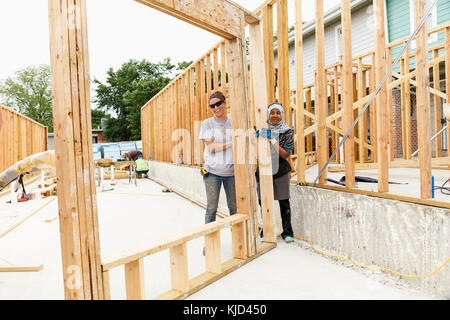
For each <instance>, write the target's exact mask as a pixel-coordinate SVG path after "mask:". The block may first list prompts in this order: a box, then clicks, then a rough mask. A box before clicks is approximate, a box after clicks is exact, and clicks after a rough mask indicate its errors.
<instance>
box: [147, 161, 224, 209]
mask: <svg viewBox="0 0 450 320" xmlns="http://www.w3.org/2000/svg"><path fill="white" fill-rule="evenodd" d="M148 168H149V175H150V176H151V177H154V178H156V179H158V180H161V181H162V182H164V183H165V184H166V185H167V186H169V187H171V188H173V189H174V190H176V191H180V192H182V193H183V194H185V195H186V196H188V197H189V198H190V199H192V200H195V201H198V202H201V203H202V204H204V205H205V206H206V191H205V184H204V183H203V177H202V176H201V175H200V169H199V168H196V167H189V166H184V165H183V166H182V165H174V164H170V163H165V162H159V161H149V162H148ZM219 211H222V212H224V213H227V214H228V213H229V211H228V207H227V201H226V196H225V191H224V189H223V187H222V189H221V191H220V199H219Z"/></svg>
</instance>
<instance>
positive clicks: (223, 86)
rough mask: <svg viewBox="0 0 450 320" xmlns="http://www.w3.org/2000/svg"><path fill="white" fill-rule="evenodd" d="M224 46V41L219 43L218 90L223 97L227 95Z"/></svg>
mask: <svg viewBox="0 0 450 320" xmlns="http://www.w3.org/2000/svg"><path fill="white" fill-rule="evenodd" d="M226 51H227V50H226V48H225V42H222V43H221V44H220V60H221V63H220V90H222V93H223V94H224V96H225V97H227V96H228V84H227V52H226Z"/></svg>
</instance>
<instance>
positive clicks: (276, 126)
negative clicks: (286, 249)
mask: <svg viewBox="0 0 450 320" xmlns="http://www.w3.org/2000/svg"><path fill="white" fill-rule="evenodd" d="M267 118H268V124H269V130H270V132H271V139H270V144H271V148H270V151H271V158H272V174H273V194H274V200H278V203H279V205H280V213H281V224H282V227H283V232H282V233H281V237H282V238H283V239H284V240H285V241H286V242H292V241H294V238H293V237H294V232H293V230H292V225H291V205H290V203H289V196H290V194H289V183H290V182H289V180H290V175H289V173H290V172H291V166H290V164H289V162H288V161H287V160H286V159H287V158H288V157H289V156H290V154H291V152H292V151H293V150H294V130H293V129H292V128H291V127H289V126H288V125H287V124H286V121H285V119H284V110H283V106H282V105H281V104H280V103H278V102H275V103H272V104H270V105H269V106H268V109H267ZM256 181H257V190H258V198H259V203H260V205H261V194H260V184H259V174H258V172H257V174H256ZM261 238H262V231H261Z"/></svg>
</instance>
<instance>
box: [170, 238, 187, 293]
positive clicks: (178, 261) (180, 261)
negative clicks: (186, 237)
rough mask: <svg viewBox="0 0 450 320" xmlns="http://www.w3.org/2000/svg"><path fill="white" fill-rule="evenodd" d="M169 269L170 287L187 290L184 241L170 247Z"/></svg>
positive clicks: (185, 247)
mask: <svg viewBox="0 0 450 320" xmlns="http://www.w3.org/2000/svg"><path fill="white" fill-rule="evenodd" d="M170 269H171V278H172V288H173V289H175V290H179V291H182V292H185V291H188V289H189V275H188V260H187V245H186V243H183V244H181V245H177V246H173V247H171V248H170Z"/></svg>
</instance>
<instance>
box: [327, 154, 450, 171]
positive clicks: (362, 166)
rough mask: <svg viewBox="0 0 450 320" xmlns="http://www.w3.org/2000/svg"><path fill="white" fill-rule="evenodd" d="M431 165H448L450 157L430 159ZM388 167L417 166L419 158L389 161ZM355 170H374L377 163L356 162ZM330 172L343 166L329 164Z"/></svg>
mask: <svg viewBox="0 0 450 320" xmlns="http://www.w3.org/2000/svg"><path fill="white" fill-rule="evenodd" d="M431 164H432V165H433V166H446V165H450V157H443V158H434V159H431ZM389 168H419V160H397V161H392V162H390V163H389ZM355 169H356V170H376V169H378V163H362V164H360V163H358V164H356V166H355ZM329 171H330V172H343V171H344V166H330V169H329Z"/></svg>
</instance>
